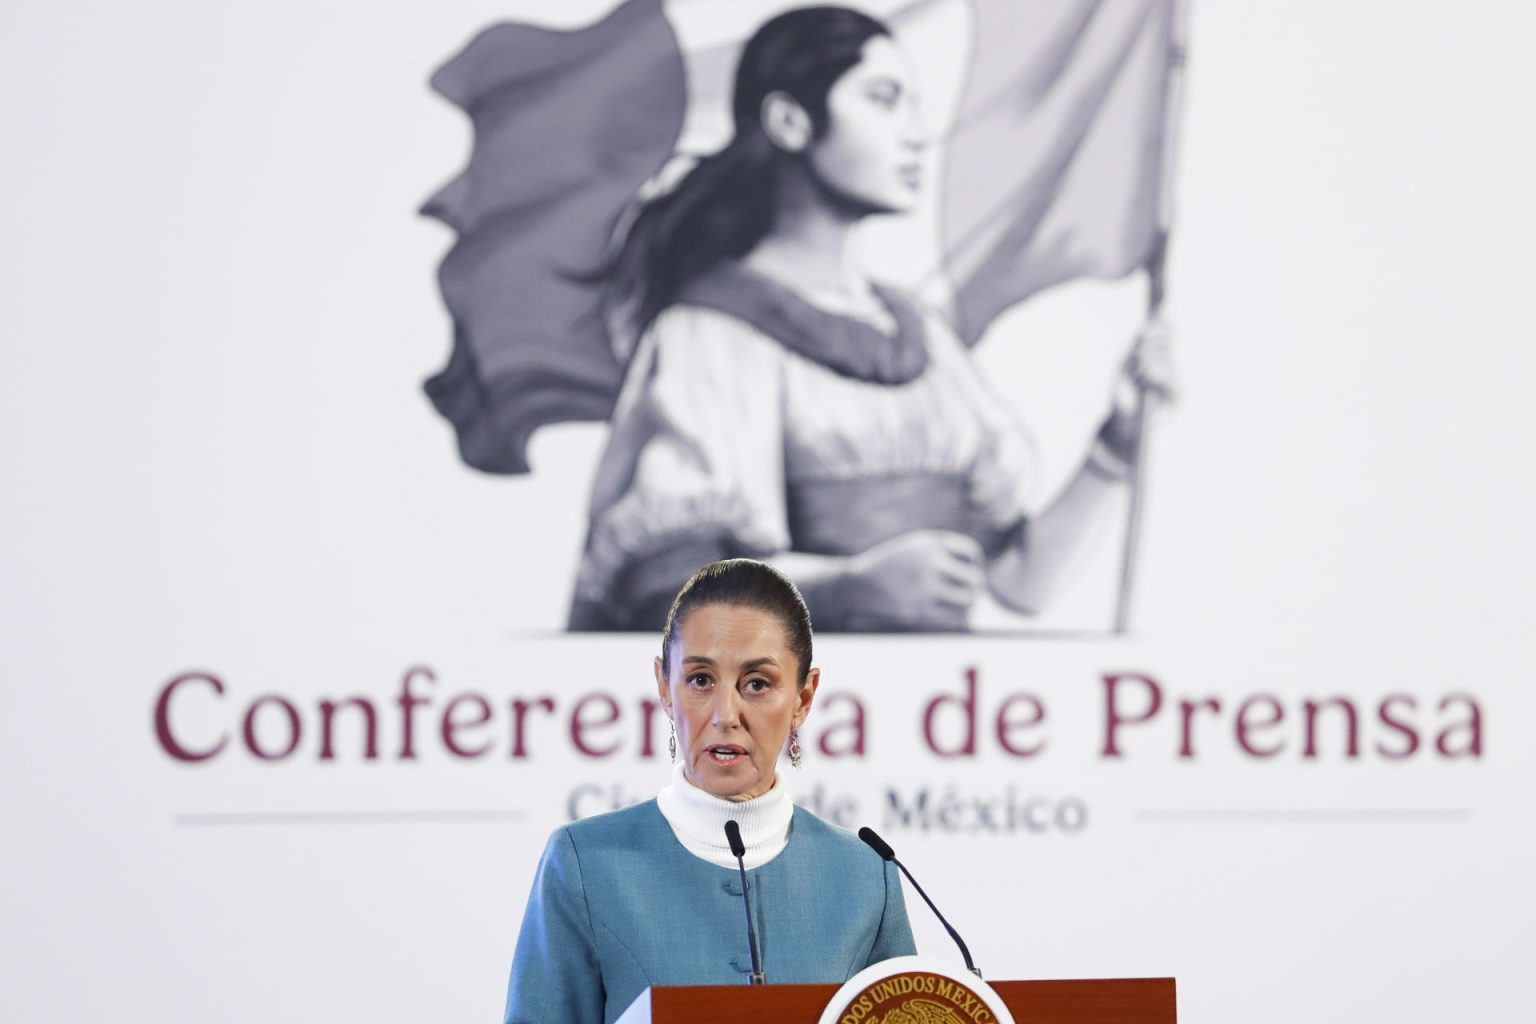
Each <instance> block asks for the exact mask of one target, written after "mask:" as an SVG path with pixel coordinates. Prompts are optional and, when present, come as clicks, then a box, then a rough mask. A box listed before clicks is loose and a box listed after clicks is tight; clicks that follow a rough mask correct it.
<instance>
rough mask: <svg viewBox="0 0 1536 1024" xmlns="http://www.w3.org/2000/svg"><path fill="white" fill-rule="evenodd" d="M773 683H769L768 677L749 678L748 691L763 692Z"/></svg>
mask: <svg viewBox="0 0 1536 1024" xmlns="http://www.w3.org/2000/svg"><path fill="white" fill-rule="evenodd" d="M771 685H772V684H771V683H769V682H768V680H766V679H748V680H747V692H748V693H762V692H764V691H765V690H767V689H768V688H769V687H770V686H771Z"/></svg>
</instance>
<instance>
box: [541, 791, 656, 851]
mask: <svg viewBox="0 0 1536 1024" xmlns="http://www.w3.org/2000/svg"><path fill="white" fill-rule="evenodd" d="M665 824H666V819H664V818H663V817H662V816H661V811H660V810H658V809H657V806H656V800H655V798H654V797H653V798H651V799H650V800H646V801H644V802H643V803H638V804H631V805H630V806H628V807H621V808H619V809H618V810H616V811H607V812H605V813H603V814H594V815H592V816H591V817H589V818H579V819H577V820H576V821H572V822H570V823H568V824H565V825H561V826H560V827H559V828H557V829H555V831H554V833H553V835H552V836H551V837H550V843H551V845H554V844H555V843H556V842H557V841H558V840H560V839H561V838H562V837H565V838H568V839H569V840H570V842H571V845H572V846H574V847H575V848H576V850H577V851H578V853H579V852H582V851H586V850H593V849H606V848H608V847H618V848H624V847H626V846H633V845H634V844H636V843H643V842H645V841H646V839H647V838H648V837H650V836H652V835H653V834H656V833H658V832H659V831H664V830H665Z"/></svg>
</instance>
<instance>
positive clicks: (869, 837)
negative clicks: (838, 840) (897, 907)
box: [726, 825, 981, 978]
mask: <svg viewBox="0 0 1536 1024" xmlns="http://www.w3.org/2000/svg"><path fill="white" fill-rule="evenodd" d="M726 828H730V826H729V825H727V826H726ZM859 838H860V839H862V840H864V845H866V846H868V847H869V848H870V849H871V850H874V851H875V852H876V853H878V854H879V855H880V859H881V860H888V861H890V862H891V863H892V864H895V865H896V866H897V867H898V868H900V869H901V873H902V874H903V875H906V876H907V881H909V882H911V883H912V888H914V889H916V890H917V894H918V895H919V896H921V897H922V898H923V902H924V903H926V904H928V909H929V910H931V911H933V916H934V917H936V918H938V919H939V924H941V925H943V926H944V930H945V931H947V932H949V937H950V938H952V939H954V940H955V945H957V946H959V947H960V955H961V956H963V957H965V967H966V970H968V971H970V972H971V973H972V974H974V975H976V977H978V978H979V977H981V971H979V970H977V969H976V964H975V963H974V962H972V960H971V951H970V950H969V949H967V948H966V946H965V940H964V939H962V938H961V937H960V933H959V932H957V931H955V930H954V928H952V927H950V924H949V922H948V921H946V920H944V915H943V914H941V913H939V908H938V907H936V906H934V905H933V900H931V899H929V898H928V894H927V893H925V892H923V887H922V886H920V885H918V884H917V879H915V878H913V877H912V872H910V871H908V870H907V866H906V865H905V864H903V863H902V862H901V861H899V860H897V859H896V851H895V850H893V849H891V844H890V843H887V842H886V841H885V840H884V839H881V838H880V837H879V836H877V835H876V834H875V830H874V829H872V828H869V827H867V826H866V827H865V828H861V829H859Z"/></svg>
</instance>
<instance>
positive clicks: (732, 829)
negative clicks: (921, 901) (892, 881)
mask: <svg viewBox="0 0 1536 1024" xmlns="http://www.w3.org/2000/svg"><path fill="white" fill-rule="evenodd" d="M725 841H726V842H728V843H730V844H731V856H733V857H735V858H736V870H738V871H740V872H741V905H742V906H743V907H745V908H746V911H747V949H748V950H749V951H750V952H751V953H752V980H751V981H750V982H749V984H752V985H765V984H767V983H768V981H767V979H766V978H764V977H763V965H762V964H760V963H758V961H757V930H756V929H754V928H753V927H752V900H751V898H750V897H749V896H748V895H747V862H746V861H744V860H742V858H743V857H745V856H746V855H747V844H746V843H743V842H742V841H741V826H740V825H738V824H736V822H735V821H734V820H733V821H728V822H726V823H725ZM912 884H913V885H916V884H917V883H916V882H914V883H912ZM934 913H938V911H934ZM940 920H943V919H942V918H940Z"/></svg>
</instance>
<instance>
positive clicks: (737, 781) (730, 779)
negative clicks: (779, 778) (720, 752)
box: [695, 757, 764, 800]
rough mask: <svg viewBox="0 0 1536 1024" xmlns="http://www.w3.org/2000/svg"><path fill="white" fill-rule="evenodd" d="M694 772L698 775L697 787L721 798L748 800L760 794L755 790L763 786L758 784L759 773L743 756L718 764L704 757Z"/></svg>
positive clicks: (759, 780)
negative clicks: (730, 761)
mask: <svg viewBox="0 0 1536 1024" xmlns="http://www.w3.org/2000/svg"><path fill="white" fill-rule="evenodd" d="M695 774H696V775H697V776H698V787H699V788H700V789H702V790H703V791H704V792H706V793H708V794H709V795H710V796H713V797H719V798H720V799H721V800H750V799H751V798H752V797H754V796H759V795H761V794H760V793H758V792H757V790H760V789H763V788H764V787H763V786H762V785H761V784H760V783H761V781H762V780H761V779H760V777H759V773H758V772H757V770H756V769H755V768H753V766H752V762H751V761H750V760H748V759H747V758H745V757H743V758H741V759H740V760H739V761H737V762H734V763H728V764H719V763H717V762H716V761H715V760H714V759H713V758H709V757H706V758H705V759H704V763H703V764H701V765H699V767H698V768H696V769H695Z"/></svg>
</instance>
